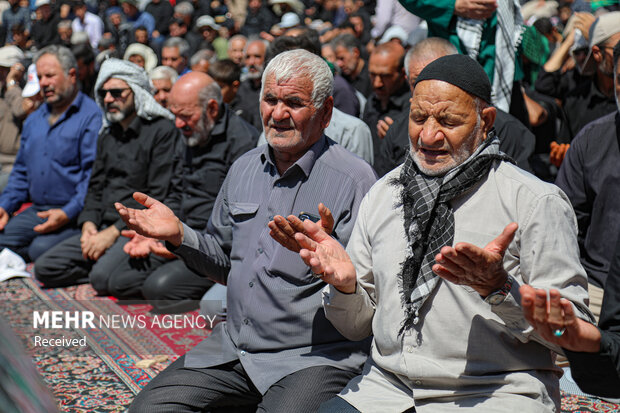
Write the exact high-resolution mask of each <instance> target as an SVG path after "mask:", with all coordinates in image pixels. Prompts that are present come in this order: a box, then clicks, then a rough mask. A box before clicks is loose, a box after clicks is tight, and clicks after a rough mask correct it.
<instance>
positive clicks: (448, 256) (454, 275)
mask: <svg viewBox="0 0 620 413" xmlns="http://www.w3.org/2000/svg"><path fill="white" fill-rule="evenodd" d="M517 228H518V225H517V223H516V222H513V223H510V224H508V225H507V226H506V228H504V231H503V232H502V233H501V234H500V235H499V236H498V237H497V238H495V239H494V240H493V241H491V242H489V243H488V244H487V245H486V246H485V247H484V248H480V247H477V246H475V245H472V244H469V243H467V242H459V243H458V244H456V245H455V246H454V247H449V246H445V247H443V248H442V249H441V251H440V252H439V254H437V255H436V256H435V260H436V261H437V264H435V265H433V271H434V272H435V273H436V274H437V275H439V276H440V277H441V278H443V279H444V280H446V281H450V282H451V283H454V284H463V285H468V286H470V287H471V288H473V289H474V290H476V291H477V292H478V294H480V295H481V296H482V297H486V296H487V295H489V294H490V293H492V292H493V291H497V290H499V289H500V288H501V287H502V286H503V285H504V283H505V282H506V279H507V277H508V273H507V272H506V270H504V262H503V261H504V254H505V252H506V249H507V248H508V246H509V245H510V242H511V241H512V239H513V238H514V236H515V232H516V231H517Z"/></svg>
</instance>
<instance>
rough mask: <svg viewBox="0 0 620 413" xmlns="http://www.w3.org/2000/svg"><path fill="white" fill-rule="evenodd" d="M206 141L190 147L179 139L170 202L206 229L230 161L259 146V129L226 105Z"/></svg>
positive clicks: (196, 226) (184, 216)
mask: <svg viewBox="0 0 620 413" xmlns="http://www.w3.org/2000/svg"><path fill="white" fill-rule="evenodd" d="M221 108H222V111H223V113H222V116H220V118H219V119H218V121H217V122H216V123H215V126H214V128H213V131H212V132H211V138H210V140H209V142H208V143H207V144H206V145H203V146H194V147H189V146H187V145H186V144H185V139H179V140H178V142H177V145H176V149H175V156H174V174H173V176H172V184H171V186H170V193H169V194H168V197H167V198H166V202H165V203H166V205H168V207H170V209H172V210H173V211H174V212H175V214H176V215H177V216H178V217H179V219H181V221H183V222H185V223H186V224H187V225H189V226H190V227H192V228H194V229H197V230H203V229H204V228H205V227H206V225H207V221H208V220H209V217H210V216H211V210H212V209H213V204H214V203H215V198H217V194H218V193H219V191H220V187H221V186H222V183H223V182H224V178H226V174H227V173H228V169H229V168H230V165H232V163H233V162H234V161H235V160H236V159H237V158H238V157H240V156H241V155H243V154H244V153H246V152H247V151H249V150H250V149H253V148H255V147H256V142H257V141H258V131H257V130H256V128H254V127H253V126H252V125H250V124H249V123H247V122H246V121H244V120H243V119H241V118H240V117H239V116H237V115H235V114H234V113H232V111H231V110H230V109H229V108H228V106H227V105H226V104H223V105H222V107H221Z"/></svg>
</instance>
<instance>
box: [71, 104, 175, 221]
mask: <svg viewBox="0 0 620 413" xmlns="http://www.w3.org/2000/svg"><path fill="white" fill-rule="evenodd" d="M178 137H179V132H178V130H177V129H176V128H175V126H174V124H173V123H172V122H171V121H170V120H168V119H163V118H157V119H155V120H151V121H149V120H145V119H142V118H140V117H137V116H136V118H135V119H134V120H133V121H132V122H131V123H130V125H129V127H128V128H127V130H123V129H122V127H121V126H120V125H119V124H116V123H114V124H111V126H110V127H107V128H106V129H104V130H103V131H102V133H101V134H100V135H99V140H98V141H97V157H96V158H95V163H94V164H93V170H92V173H91V177H90V182H89V184H88V192H87V193H86V199H85V200H84V210H83V211H82V213H81V214H80V216H79V218H78V225H80V226H81V225H82V224H83V223H84V222H86V221H91V222H93V223H94V224H95V225H97V227H99V228H101V227H103V226H108V225H112V224H113V225H115V226H116V227H117V228H118V229H119V230H120V229H122V228H123V227H124V223H123V221H122V220H121V219H120V217H119V215H118V212H116V209H115V208H114V203H115V202H121V203H123V204H124V205H126V206H128V207H130V208H142V206H141V205H140V204H138V203H137V202H136V201H135V200H134V199H133V198H132V194H133V193H134V192H135V191H140V192H144V193H146V194H148V195H149V196H151V197H153V198H155V199H157V200H160V201H161V200H163V199H164V198H165V197H166V194H167V193H168V187H169V185H170V178H171V177H172V159H173V155H174V146H175V144H176V141H177V139H178Z"/></svg>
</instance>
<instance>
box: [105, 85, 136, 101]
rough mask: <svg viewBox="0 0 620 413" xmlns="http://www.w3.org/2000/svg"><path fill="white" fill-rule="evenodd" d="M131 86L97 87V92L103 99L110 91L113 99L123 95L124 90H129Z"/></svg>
mask: <svg viewBox="0 0 620 413" xmlns="http://www.w3.org/2000/svg"><path fill="white" fill-rule="evenodd" d="M130 89H131V88H128V87H125V88H118V89H99V91H97V94H98V95H99V97H100V98H101V99H105V97H106V95H107V94H108V92H109V93H110V95H112V97H113V98H114V99H118V98H120V97H123V92H124V91H126V90H130Z"/></svg>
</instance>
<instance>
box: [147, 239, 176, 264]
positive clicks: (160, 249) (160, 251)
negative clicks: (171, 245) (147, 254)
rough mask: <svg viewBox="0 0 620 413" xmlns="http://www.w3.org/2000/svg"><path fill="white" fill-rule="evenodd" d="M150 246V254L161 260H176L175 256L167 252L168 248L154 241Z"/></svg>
mask: <svg viewBox="0 0 620 413" xmlns="http://www.w3.org/2000/svg"><path fill="white" fill-rule="evenodd" d="M150 246H151V252H152V253H153V254H155V255H158V256H160V257H162V258H167V259H169V260H174V259H176V258H177V256H176V255H174V254H173V253H171V252H170V251H169V250H168V248H166V246H165V245H164V244H162V243H161V242H159V241H155V242H154V243H152V244H151V245H150Z"/></svg>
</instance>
